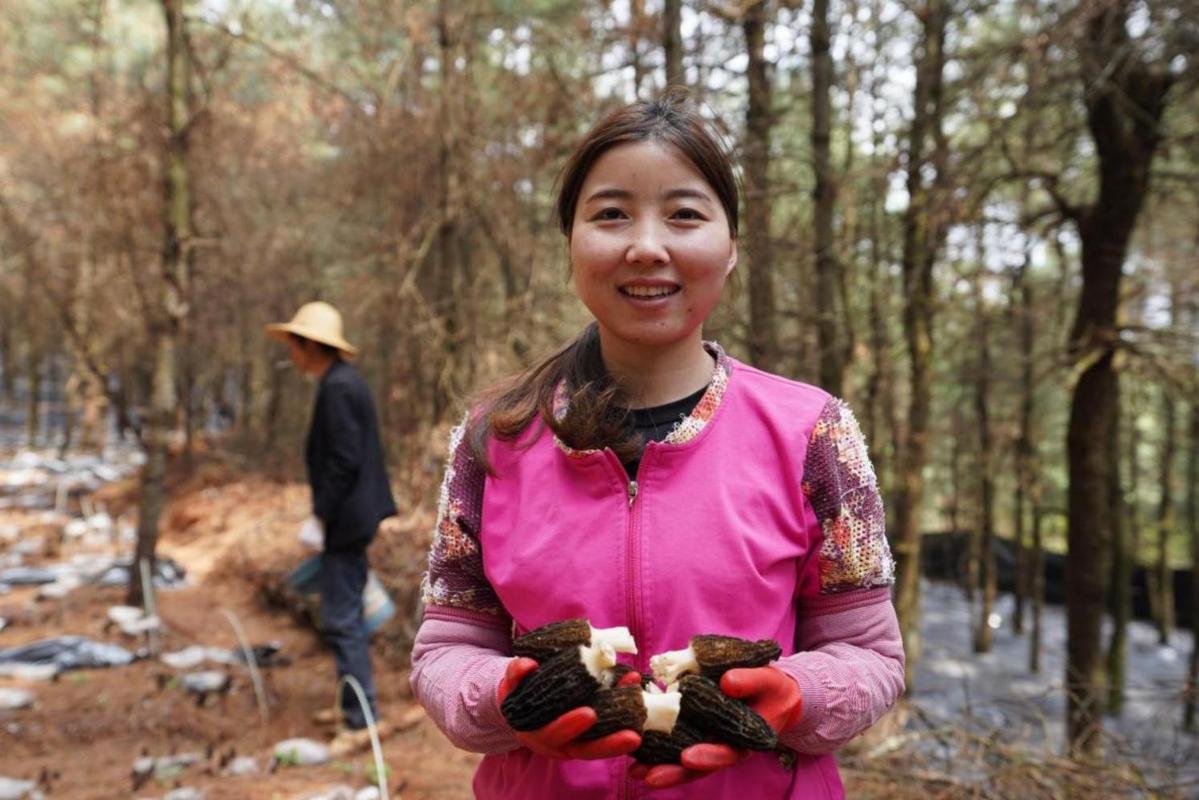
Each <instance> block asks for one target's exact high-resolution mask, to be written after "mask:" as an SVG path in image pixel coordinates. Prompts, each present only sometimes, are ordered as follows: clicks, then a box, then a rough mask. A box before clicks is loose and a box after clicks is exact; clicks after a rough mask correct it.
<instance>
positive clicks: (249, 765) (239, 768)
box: [225, 756, 261, 776]
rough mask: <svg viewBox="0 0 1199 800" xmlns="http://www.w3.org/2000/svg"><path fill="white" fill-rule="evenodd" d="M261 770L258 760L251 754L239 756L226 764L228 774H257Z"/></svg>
mask: <svg viewBox="0 0 1199 800" xmlns="http://www.w3.org/2000/svg"><path fill="white" fill-rule="evenodd" d="M260 771H261V770H259V769H258V761H257V760H256V759H254V758H251V757H250V756H238V757H237V758H235V759H233V760H232V761H230V762H229V763H228V764H227V765H225V774H226V775H233V776H242V775H257V774H258V773H259V772H260Z"/></svg>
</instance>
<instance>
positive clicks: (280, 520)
mask: <svg viewBox="0 0 1199 800" xmlns="http://www.w3.org/2000/svg"><path fill="white" fill-rule="evenodd" d="M225 477H226V478H227V477H228V476H225ZM222 480H223V479H222V476H221V471H220V470H212V469H210V470H208V472H207V473H204V471H201V472H200V475H199V477H198V478H195V477H193V478H192V479H190V480H189V481H188V482H187V483H186V485H182V486H177V487H176V494H175V497H176V499H175V501H174V502H173V503H172V504H171V506H170V507H169V508H168V509H167V513H166V514H165V515H164V525H163V531H162V537H161V541H160V549H159V552H160V554H161V555H165V556H169V557H171V558H173V559H175V560H176V561H178V562H179V563H180V564H182V565H183V566H184V567H185V568H186V569H187V571H188V581H189V585H188V586H187V587H185V588H180V589H174V590H164V591H161V592H160V593H159V594H158V604H159V612H160V616H161V618H162V620H163V623H164V634H163V638H162V651H163V652H171V651H175V650H179V649H182V648H184V647H187V646H189V645H193V644H202V645H206V646H213V647H223V648H233V647H236V645H237V638H236V635H235V632H234V629H233V627H232V625H231V623H230V622H229V621H228V619H227V617H226V616H225V614H224V613H222V611H221V609H229V610H230V611H232V612H233V613H234V614H236V616H237V618H238V619H239V621H240V623H241V625H242V627H243V628H244V630H245V634H246V636H247V638H248V639H249V640H250V642H251V643H253V644H262V643H268V642H277V643H278V644H279V645H280V646H281V651H280V652H281V653H282V654H283V655H285V656H287V657H289V658H290V659H291V663H290V664H289V665H287V666H279V667H272V668H269V669H264V670H263V676H264V683H265V690H266V691H265V693H266V696H267V702H268V721H267V722H266V723H263V722H262V721H261V719H260V713H259V709H258V704H257V702H256V699H255V693H254V691H253V687H252V684H251V682H250V679H249V675H248V673H247V671H246V670H245V669H244V668H243V667H241V666H233V667H227V668H226V669H227V671H228V672H229V674H230V675H231V677H232V681H233V682H232V689H231V690H230V692H229V693H228V694H227V695H225V696H223V697H210V698H208V700H207V702H206V703H205V704H204V705H203V706H199V705H197V703H196V701H195V699H194V698H193V697H192V696H191V695H188V694H187V693H186V692H185V691H184V690H183V689H182V688H181V687H180V685H179V683H178V675H179V674H180V673H179V672H177V671H176V670H173V669H172V668H170V667H168V666H167V665H166V664H164V663H163V662H161V661H160V660H158V659H154V658H149V659H145V660H141V661H137V662H135V663H133V664H132V665H129V666H125V667H115V668H110V669H93V670H80V671H71V672H66V673H62V674H61V675H60V676H59V677H58V678H57V679H56V680H54V681H53V682H40V681H34V682H28V681H26V682H22V681H18V680H14V679H10V678H2V677H0V687H21V688H25V689H29V690H32V691H33V692H34V693H35V695H36V703H35V705H34V706H33V707H32V708H29V709H24V710H18V711H0V775H3V776H6V777H9V778H18V779H26V780H39V781H41V783H42V791H43V792H44V793H45V794H46V795H47V796H48V797H64V798H79V800H90V799H91V798H95V800H101V798H103V799H104V800H109V799H110V798H116V797H155V798H157V797H162V796H163V795H164V794H166V793H167V792H168V791H170V789H171V788H173V787H175V786H179V785H182V786H189V787H194V788H196V789H199V790H201V791H203V792H204V793H205V797H206V798H208V800H221V799H222V798H245V799H246V800H260V799H261V800H268V799H272V800H273V799H274V798H293V797H304V796H307V795H309V794H314V793H318V792H320V791H321V790H324V789H326V788H328V787H330V786H334V785H337V784H344V785H349V786H353V787H355V788H360V787H364V786H367V785H369V784H370V783H371V781H370V778H369V775H370V774H372V773H373V771H374V768H373V758H372V757H371V754H370V751H369V750H368V751H366V752H364V753H362V754H361V755H359V756H356V757H353V758H346V759H341V760H335V761H333V762H331V763H328V764H326V765H322V766H303V767H301V766H281V767H279V768H277V769H275V770H274V771H272V772H267V771H266V769H267V767H268V763H269V761H270V754H271V750H272V748H273V746H274V744H275V743H277V742H279V741H281V740H283V739H287V738H292V737H308V738H314V739H323V738H325V737H326V736H327V733H326V731H324V730H323V729H322V728H320V727H319V726H318V725H316V724H315V723H314V722H312V721H311V714H312V712H314V711H315V710H317V709H319V708H322V707H327V706H329V705H331V704H332V701H333V693H334V672H333V662H332V658H331V656H330V654H329V653H328V651H327V650H326V649H325V648H324V646H323V645H322V643H321V642H320V639H319V637H318V636H317V634H316V633H315V631H314V630H313V629H312V628H311V627H310V626H308V625H306V624H304V623H303V622H302V621H301V620H299V619H298V618H297V617H296V616H295V615H293V614H292V613H290V612H289V611H288V610H287V609H285V608H280V607H278V606H277V605H274V604H272V603H270V602H268V601H266V600H265V599H264V596H265V595H266V594H268V593H265V592H264V591H263V589H264V587H267V586H269V585H275V584H277V583H278V580H279V577H280V576H281V575H283V574H285V573H286V571H287V570H289V569H290V568H291V567H293V566H294V565H295V564H297V563H298V562H299V561H300V560H301V559H302V558H303V557H304V556H305V555H306V554H305V552H304V550H303V549H302V547H301V546H300V545H299V544H298V543H297V542H296V538H295V531H296V529H297V527H298V525H299V523H300V521H301V520H302V519H303V517H304V516H305V513H306V512H305V509H306V508H307V494H306V492H307V490H306V488H305V487H303V486H298V485H294V484H277V483H271V482H268V481H263V480H260V479H253V478H251V479H241V478H236V479H233V480H231V481H230V482H222ZM129 491H131V489H130V487H129V486H114V487H110V488H108V489H105V490H102V491H101V492H100V493H99V500H98V502H101V503H103V502H104V501H107V505H106V506H105V507H107V508H111V509H112V511H113V514H114V516H115V515H117V514H119V513H120V511H121V510H122V509H123V506H127V505H128V504H129V498H128V493H129ZM35 517H36V514H34V513H31V512H23V511H4V512H0V524H8V525H19V526H22V527H23V528H26V529H29V530H33V528H34V526H32V525H31V523H32V520H33V519H34V518H35ZM42 527H43V529H44V530H49V529H48V528H47V526H44V525H43V526H42ZM51 527H52V526H51ZM431 528H432V520H431V519H429V518H428V517H427V515H422V514H415V515H411V516H409V517H407V518H404V519H397V520H393V521H391V523H390V524H389V526H388V527H387V529H386V531H385V533H384V535H382V536H380V539H379V542H378V543H377V545H376V546H375V547H373V548H372V561H373V562H374V563H375V564H376V566H377V568H379V569H380V571H381V572H384V571H385V572H386V573H387V574H386V575H385V579H387V581H388V582H389V584H390V585H391V586H392V588H393V590H394V591H393V594H395V595H396V596H397V600H398V601H399V600H403V601H409V600H410V599H411V596H412V592H414V591H415V587H414V585H413V583H414V581H415V580H416V578H415V577H414V576H416V575H419V571H420V570H421V569H423V564H422V563H420V562H421V561H423V550H424V548H425V546H426V542H427V535H428V534H427V531H429V530H431ZM30 535H34V534H32V533H31V534H30ZM82 549H85V548H83V547H82V546H80V545H76V544H74V543H70V542H65V543H60V542H59V541H58V537H56V536H54V535H50V536H48V537H47V541H46V544H45V545H44V546H43V548H42V552H41V553H39V554H35V555H33V556H31V557H27V558H26V560H25V563H26V564H29V565H37V564H49V563H54V562H60V561H63V560H67V559H69V558H70V557H71V556H72V555H75V554H76V553H77V552H78V551H80V550H82ZM414 561H415V562H417V563H411V562H414ZM123 602H124V591H123V589H121V588H119V587H94V586H85V587H81V588H79V589H76V590H75V591H74V592H72V593H70V594H69V595H67V596H66V597H65V598H64V599H63V600H37V599H36V590H35V589H34V588H24V587H22V588H14V589H13V590H12V591H11V592H9V593H8V594H3V595H0V617H3V618H5V619H7V620H8V626H7V627H6V628H5V629H4V630H3V632H2V633H0V646H3V647H12V646H15V645H20V644H24V643H27V642H31V641H35V640H38V639H42V638H45V637H50V636H58V635H62V634H68V633H69V634H80V635H84V636H88V637H92V638H95V639H99V640H102V641H112V642H117V643H120V644H122V645H123V646H125V647H127V648H129V649H136V648H137V647H139V646H142V645H144V642H142V641H139V640H136V639H132V638H130V637H127V636H123V635H122V634H121V633H120V632H119V631H116V630H111V628H110V626H109V625H108V618H107V609H108V608H109V607H110V606H114V605H121V604H123ZM406 616H407V619H405V618H403V617H404V615H397V619H395V620H393V621H392V623H389V625H388V626H387V627H385V628H384V629H383V630H382V631H380V633H379V635H377V636H376V638H375V640H374V643H373V661H374V667H375V676H376V683H377V685H378V693H379V704H380V712H381V714H382V716H383V717H384V718H385V719H388V720H400V719H403V718H405V716H406V714H407V715H408V716H411V714H409V713H408V712H410V711H411V710H412V709H413V708H414V707H415V703H414V702H413V700H412V697H411V693H410V690H409V688H408V660H407V642H408V640H409V638H410V635H411V621H410V617H411V615H410V614H408V615H406ZM200 668H201V669H211V668H213V665H211V664H208V665H205V666H204V667H200ZM416 713H419V712H416ZM192 752H194V753H200V754H201V755H202V756H203V758H202V760H201V762H199V763H197V764H194V765H192V766H190V767H188V768H186V769H184V770H183V771H182V772H180V773H179V774H177V775H172V776H169V777H168V776H164V777H160V778H157V779H150V780H149V781H148V782H146V783H145V784H143V785H141V786H139V787H135V786H134V782H133V779H132V764H133V762H134V760H135V759H136V758H138V757H139V756H143V755H150V756H165V755H171V754H177V753H192ZM234 755H237V756H242V755H248V756H253V757H255V758H256V759H257V760H258V763H259V766H260V767H261V768H262V770H263V772H262V774H259V775H255V776H250V777H230V776H225V775H222V774H221V764H222V763H225V762H227V761H228V760H229V759H230V758H231V757H232V756H234ZM383 756H384V760H385V762H386V764H387V767H388V771H389V775H390V779H389V781H388V784H389V786H390V787H391V790H392V797H396V796H398V795H401V796H402V797H404V798H407V800H420V799H421V798H439V799H444V800H455V799H456V798H468V797H470V796H471V793H470V775H471V773H472V772H473V769H474V765H475V763H476V762H477V758H478V757H477V756H474V755H471V754H468V753H463V752H461V751H458V750H456V749H455V748H454V747H453V746H452V745H450V744H449V743H448V742H447V741H446V740H445V739H444V737H442V736H441V734H440V733H439V732H438V730H437V729H436V728H435V727H434V726H433V724H432V723H431V722H430V721H429V720H428V719H427V718H424V717H421V718H420V719H419V721H418V722H417V723H416V724H415V725H414V726H413V727H411V728H409V729H408V730H405V731H402V732H398V733H395V734H394V735H392V736H391V737H390V738H388V739H386V740H385V741H384V742H383Z"/></svg>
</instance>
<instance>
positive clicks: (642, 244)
mask: <svg viewBox="0 0 1199 800" xmlns="http://www.w3.org/2000/svg"><path fill="white" fill-rule="evenodd" d="M625 260H626V261H628V263H630V264H645V265H649V264H664V263H666V262H667V261H669V260H670V253H669V252H667V250H666V243H665V237H664V236H663V235H662V231H661V230H659V229H658V226H656V225H653V224H652V223H642V224H640V225H637V226H636V227H635V228H634V229H633V240H632V241H631V242H629V248H628V250H627V251H625Z"/></svg>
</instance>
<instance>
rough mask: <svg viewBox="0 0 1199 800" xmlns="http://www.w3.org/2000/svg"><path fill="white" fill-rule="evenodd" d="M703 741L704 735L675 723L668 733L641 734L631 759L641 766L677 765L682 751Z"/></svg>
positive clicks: (685, 725) (647, 732) (646, 732)
mask: <svg viewBox="0 0 1199 800" xmlns="http://www.w3.org/2000/svg"><path fill="white" fill-rule="evenodd" d="M703 740H704V735H703V734H702V733H700V732H699V731H698V730H696V729H695V728H692V727H691V726H690V725H688V724H687V723H685V722H682V721H678V722H675V724H674V727H673V728H671V730H670V732H669V733H663V732H662V731H649V730H647V731H645V732H644V733H642V734H641V746H640V747H638V748H637V749H636V750H634V751H633V758H634V759H636V760H637V761H639V762H641V763H642V764H678V763H679V760H680V759H681V758H682V755H683V751H684V750H686V749H687V748H688V747H690V746H691V745H693V744H699V743H700V742H702V741H703Z"/></svg>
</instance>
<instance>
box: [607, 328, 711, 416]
mask: <svg viewBox="0 0 1199 800" xmlns="http://www.w3.org/2000/svg"><path fill="white" fill-rule="evenodd" d="M611 338H612V337H605V336H604V334H603V329H602V328H601V330H600V350H601V352H602V354H603V359H604V366H605V367H606V368H607V370H608V373H609V374H610V375H611V376H612V377H613V379H614V380H616V382H617V383H619V384H620V385H621V386H622V387H623V388H624V391H625V394H626V395H627V396H628V402H629V405H630V406H631V407H632V408H651V407H653V406H660V405H665V404H666V403H670V402H673V401H675V400H680V399H682V398H684V397H687V396H688V395H692V394H695V393H696V392H698V391H699V390H700V389H702V388H704V387H705V386H707V385H708V384H709V383H710V382H711V380H712V368H713V362H712V356H711V355H709V354H708V351H707V350H705V349H704V344H703V339H702V337H701V334H700V331H698V330H697V331H696V332H695V336H694V337H693V338H689V339H687V340H686V341H683V342H678V343H675V344H671V345H667V346H660V345H655V346H654V347H637V346H635V345H634V346H630V345H629V344H627V343H624V342H621V343H619V344H613V343H612V341H611Z"/></svg>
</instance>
